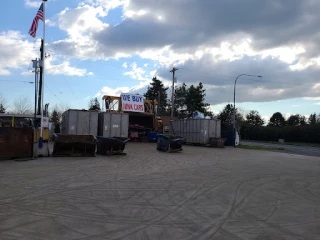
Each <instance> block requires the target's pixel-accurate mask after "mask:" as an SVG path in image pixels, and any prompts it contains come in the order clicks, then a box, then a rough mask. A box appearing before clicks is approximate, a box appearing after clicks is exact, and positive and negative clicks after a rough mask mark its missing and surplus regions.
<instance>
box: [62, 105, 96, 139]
mask: <svg viewBox="0 0 320 240" xmlns="http://www.w3.org/2000/svg"><path fill="white" fill-rule="evenodd" d="M61 132H62V134H77V135H86V134H92V135H94V136H97V134H98V112H97V111H85V110H72V109H70V110H68V111H66V112H64V113H63V114H62V129H61Z"/></svg>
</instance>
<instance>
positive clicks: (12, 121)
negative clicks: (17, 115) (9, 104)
mask: <svg viewBox="0 0 320 240" xmlns="http://www.w3.org/2000/svg"><path fill="white" fill-rule="evenodd" d="M11 127H14V117H13V116H12V120H11Z"/></svg>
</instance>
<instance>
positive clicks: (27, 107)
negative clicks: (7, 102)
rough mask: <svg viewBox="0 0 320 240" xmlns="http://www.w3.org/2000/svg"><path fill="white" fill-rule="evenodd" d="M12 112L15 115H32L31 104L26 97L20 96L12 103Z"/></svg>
mask: <svg viewBox="0 0 320 240" xmlns="http://www.w3.org/2000/svg"><path fill="white" fill-rule="evenodd" d="M13 112H14V113H15V114H32V104H31V101H30V99H29V98H28V97H24V96H20V97H19V98H17V99H15V100H14V102H13Z"/></svg>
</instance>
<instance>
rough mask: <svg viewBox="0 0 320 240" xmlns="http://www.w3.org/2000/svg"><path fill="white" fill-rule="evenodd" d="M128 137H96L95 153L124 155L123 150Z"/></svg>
mask: <svg viewBox="0 0 320 240" xmlns="http://www.w3.org/2000/svg"><path fill="white" fill-rule="evenodd" d="M129 140H130V138H128V139H125V138H116V137H113V138H112V137H97V153H98V154H101V155H116V154H119V155H125V153H124V152H123V150H124V148H125V146H126V143H127V142H128V141H129Z"/></svg>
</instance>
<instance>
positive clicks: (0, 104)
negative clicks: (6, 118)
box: [0, 93, 8, 112]
mask: <svg viewBox="0 0 320 240" xmlns="http://www.w3.org/2000/svg"><path fill="white" fill-rule="evenodd" d="M7 107H8V106H7V99H6V98H5V96H3V95H2V94H1V93H0V111H1V112H4V111H5V109H6V108H7Z"/></svg>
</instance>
